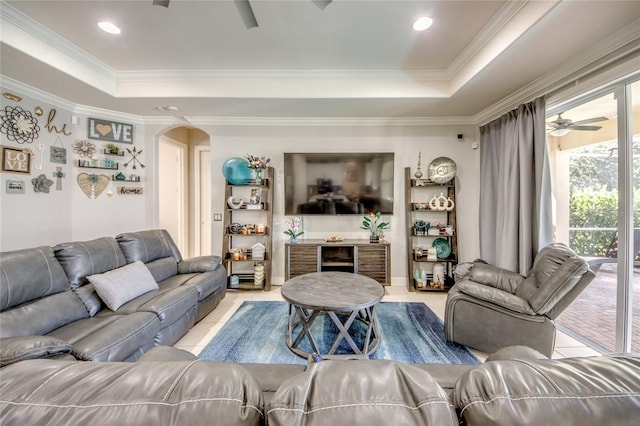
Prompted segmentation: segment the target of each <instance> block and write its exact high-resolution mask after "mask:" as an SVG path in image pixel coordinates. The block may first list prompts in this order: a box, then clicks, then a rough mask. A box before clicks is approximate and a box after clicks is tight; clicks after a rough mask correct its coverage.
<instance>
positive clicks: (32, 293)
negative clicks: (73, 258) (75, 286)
mask: <svg viewBox="0 0 640 426" xmlns="http://www.w3.org/2000/svg"><path fill="white" fill-rule="evenodd" d="M68 289H69V280H68V279H67V276H66V275H65V273H64V270H63V269H62V266H61V265H60V263H58V260H57V259H56V257H55V255H54V252H53V249H52V248H51V247H46V246H42V247H36V248H30V249H25V250H16V251H9V252H4V253H0V311H4V310H5V309H9V308H11V307H13V306H18V305H20V304H22V303H25V302H28V301H30V300H34V299H39V298H41V297H44V296H48V295H50V294H56V293H60V292H62V291H65V290H68Z"/></svg>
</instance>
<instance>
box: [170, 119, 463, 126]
mask: <svg viewBox="0 0 640 426" xmlns="http://www.w3.org/2000/svg"><path fill="white" fill-rule="evenodd" d="M187 119H188V121H189V122H190V123H192V125H199V126H289V127H292V126H293V127H297V126H299V127H305V126H307V127H312V126H333V127H337V126H349V127H360V126H362V127H365V126H371V127H374V126H385V127H391V126H444V125H457V126H463V125H474V123H473V119H472V118H471V117H187ZM172 123H175V121H174V122H172Z"/></svg>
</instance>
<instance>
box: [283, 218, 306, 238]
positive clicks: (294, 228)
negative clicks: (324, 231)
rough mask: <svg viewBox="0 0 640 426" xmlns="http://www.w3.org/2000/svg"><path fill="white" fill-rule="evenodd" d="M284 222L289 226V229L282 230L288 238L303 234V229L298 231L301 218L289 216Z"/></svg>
mask: <svg viewBox="0 0 640 426" xmlns="http://www.w3.org/2000/svg"><path fill="white" fill-rule="evenodd" d="M284 223H285V225H287V226H289V229H287V230H286V231H284V233H285V235H288V236H289V237H290V238H298V237H299V236H300V235H302V234H304V231H300V224H301V220H300V218H299V217H297V216H294V217H291V218H289V219H286V220H285V221H284Z"/></svg>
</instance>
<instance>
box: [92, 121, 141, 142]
mask: <svg viewBox="0 0 640 426" xmlns="http://www.w3.org/2000/svg"><path fill="white" fill-rule="evenodd" d="M88 138H89V139H95V140H99V141H108V142H122V143H133V124H126V123H118V122H115V121H109V120H100V119H99V118H89V135H88Z"/></svg>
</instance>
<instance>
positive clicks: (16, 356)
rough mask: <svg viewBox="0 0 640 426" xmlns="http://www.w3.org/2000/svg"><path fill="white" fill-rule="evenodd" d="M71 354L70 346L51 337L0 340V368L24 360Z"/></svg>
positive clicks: (23, 337) (18, 337) (6, 338)
mask: <svg viewBox="0 0 640 426" xmlns="http://www.w3.org/2000/svg"><path fill="white" fill-rule="evenodd" d="M70 352H71V345H70V344H69V343H67V342H65V341H64V340H61V339H57V338H55V337H51V336H17V337H5V338H4V339H1V340H0V367H4V366H5V365H9V364H13V363H15V362H18V361H24V360H25V359H36V358H49V357H55V356H58V355H61V354H68V353H70Z"/></svg>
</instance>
